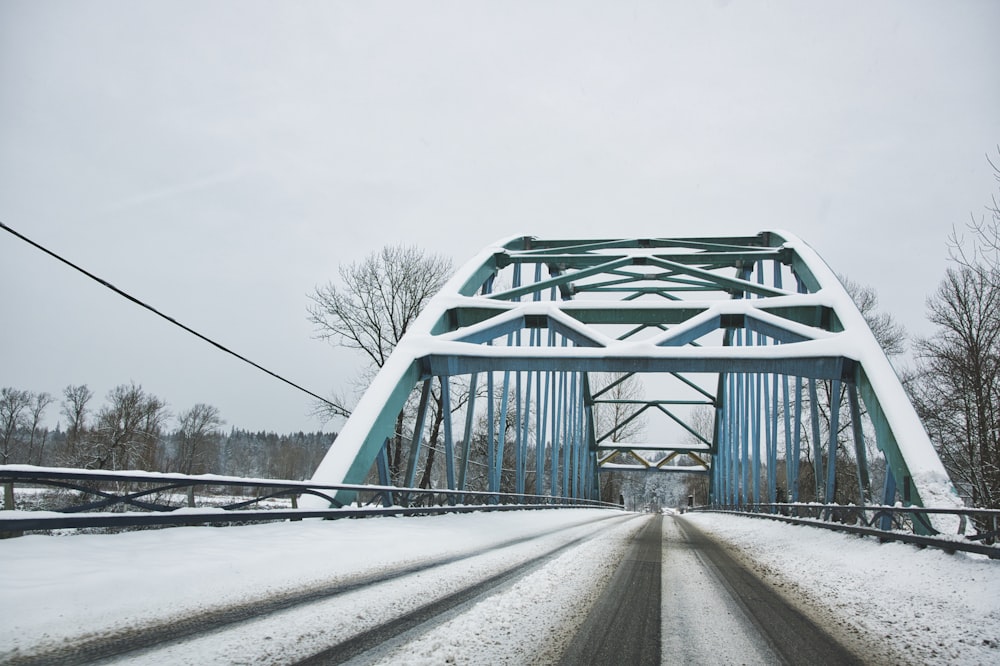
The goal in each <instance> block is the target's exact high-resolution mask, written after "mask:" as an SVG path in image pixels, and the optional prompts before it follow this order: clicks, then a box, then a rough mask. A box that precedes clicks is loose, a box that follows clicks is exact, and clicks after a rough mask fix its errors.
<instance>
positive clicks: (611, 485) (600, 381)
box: [589, 372, 646, 502]
mask: <svg viewBox="0 0 1000 666" xmlns="http://www.w3.org/2000/svg"><path fill="white" fill-rule="evenodd" d="M589 379H590V392H591V395H597V396H599V398H598V399H599V400H601V401H603V402H597V403H596V404H595V405H594V410H593V414H594V432H596V433H597V437H602V436H604V435H605V434H607V433H609V432H610V433H614V434H613V435H612V439H613V441H616V442H628V441H631V440H634V439H636V438H637V437H639V436H640V435H642V433H643V430H644V429H645V427H646V418H645V416H644V415H640V416H636V415H637V414H638V412H639V411H640V410H641V409H642V407H643V406H642V405H640V404H636V403H634V402H631V401H634V400H641V399H643V397H644V395H645V387H644V386H643V385H642V380H641V379H640V378H639V376H638V375H636V374H634V373H624V372H592V373H590V375H589ZM612 462H635V461H634V460H632V461H630V460H629V459H628V458H627V456H625V455H624V454H618V455H617V456H616V457H615V458H614V459H613V460H612ZM643 478H644V479H645V477H643ZM624 485H625V476H624V473H622V472H616V471H609V472H605V473H603V474H602V475H601V499H602V500H603V501H605V502H618V499H619V497H620V496H621V494H622V492H623V488H624Z"/></svg>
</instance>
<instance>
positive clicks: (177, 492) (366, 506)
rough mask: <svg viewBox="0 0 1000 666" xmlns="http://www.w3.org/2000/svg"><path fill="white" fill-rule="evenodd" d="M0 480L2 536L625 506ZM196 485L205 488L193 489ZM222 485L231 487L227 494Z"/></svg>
mask: <svg viewBox="0 0 1000 666" xmlns="http://www.w3.org/2000/svg"><path fill="white" fill-rule="evenodd" d="M0 484H2V485H3V487H4V504H3V509H4V510H3V511H0V537H9V536H19V535H20V534H22V533H23V532H26V531H38V530H54V529H80V528H92V527H111V528H138V527H165V526H172V525H203V524H216V525H218V524H229V523H249V522H262V521H274V520H302V519H303V518H326V519H335V518H359V517H368V516H377V515H392V516H400V515H427V514H434V513H462V512H470V511H484V510H485V511H505V510H507V511H509V510H516V509H546V508H571V507H593V508H616V509H620V508H621V507H620V506H618V505H617V504H608V503H606V502H597V501H594V500H582V499H575V498H565V497H549V496H539V495H527V494H517V493H491V492H483V491H468V490H466V491H455V490H442V489H439V488H400V487H395V486H370V485H356V484H332V485H331V484H316V483H312V482H309V481H292V480H286V479H254V478H244V477H231V476H218V475H213V474H204V475H186V474H169V473H159V472H141V471H129V472H110V471H103V470H82V469H64V468H51V467H34V466H31V465H0ZM199 488H200V489H202V492H201V494H196V493H195V490H196V489H199ZM225 490H229V494H228V495H227V494H225ZM29 491H30V492H29ZM247 491H250V493H249V495H246V492H247ZM340 491H349V492H353V493H356V494H357V497H358V501H357V502H355V503H354V504H352V505H350V506H344V505H342V504H340V503H339V502H337V501H336V500H335V499H334V495H335V494H336V493H337V492H340ZM15 492H16V493H17V494H18V495H21V496H22V501H21V502H20V504H21V506H22V507H24V508H22V509H18V508H17V504H18V503H17V502H16V501H15ZM237 493H238V494H237ZM302 495H314V496H318V497H321V498H323V499H325V500H328V501H329V502H330V503H331V508H327V509H302V508H299V506H298V498H299V497H300V496H302Z"/></svg>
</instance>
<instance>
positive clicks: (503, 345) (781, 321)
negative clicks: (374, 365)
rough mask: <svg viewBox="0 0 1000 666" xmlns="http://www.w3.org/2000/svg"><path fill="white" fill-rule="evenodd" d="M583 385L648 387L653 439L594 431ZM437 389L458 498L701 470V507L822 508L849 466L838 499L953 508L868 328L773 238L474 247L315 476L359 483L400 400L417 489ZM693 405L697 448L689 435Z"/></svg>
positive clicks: (817, 270) (591, 486)
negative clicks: (791, 504) (705, 503)
mask: <svg viewBox="0 0 1000 666" xmlns="http://www.w3.org/2000/svg"><path fill="white" fill-rule="evenodd" d="M595 372H613V373H620V374H619V375H617V377H619V378H623V377H631V376H635V377H641V378H644V379H645V380H646V381H645V382H644V384H645V388H646V391H647V395H646V396H645V397H643V398H642V399H641V400H633V401H631V402H630V404H631V405H632V407H633V411H634V412H645V413H647V414H652V415H655V416H656V417H657V418H659V419H661V421H662V422H663V424H665V425H664V426H658V427H657V428H656V429H655V432H654V433H653V435H654V436H653V437H652V438H649V439H645V440H643V441H635V442H627V441H619V440H618V439H616V432H617V431H618V429H614V430H612V431H610V432H598V431H597V429H596V428H595V423H596V421H597V420H596V419H595V410H599V409H602V408H603V406H605V405H607V404H609V403H611V402H612V400H611V399H609V398H608V395H607V393H606V391H601V390H597V389H594V390H592V387H591V374H590V373H595ZM619 381H620V379H619ZM435 391H437V395H439V396H440V398H439V399H440V401H441V404H442V405H443V410H444V413H445V414H448V415H449V417H447V418H445V419H444V421H443V423H442V426H443V447H442V450H441V452H440V455H442V456H443V461H444V471H443V473H442V476H443V480H444V483H445V484H447V487H448V488H452V489H456V490H468V489H472V484H473V483H474V482H475V483H478V484H480V485H481V486H482V488H481V489H487V490H492V491H500V490H505V491H509V492H514V493H519V494H524V493H533V494H540V495H554V496H570V497H581V498H595V497H596V496H598V494H599V483H600V476H601V474H602V472H606V471H608V470H612V469H639V470H646V471H658V472H679V473H680V472H682V473H700V474H706V475H708V476H709V478H710V487H711V491H710V492H711V499H712V501H713V502H714V503H717V504H724V505H736V506H741V505H751V504H760V503H767V502H775V501H798V500H800V499H802V498H803V497H804V496H805V495H808V496H809V497H810V498H811V499H815V500H818V501H823V502H831V501H833V500H834V499H835V497H836V496H837V495H836V491H837V488H838V487H840V486H844V485H845V482H844V481H843V475H842V474H841V475H840V476H838V474H837V467H838V465H841V466H843V465H844V464H848V465H850V466H851V468H852V470H853V473H852V475H851V476H852V479H851V482H850V484H849V485H852V486H853V489H852V490H851V493H853V494H852V497H855V498H856V499H855V500H853V501H857V502H862V503H866V504H867V503H893V502H894V501H896V499H897V498H898V499H899V500H901V501H903V502H904V503H906V504H911V503H912V504H915V505H919V506H929V507H941V508H953V507H958V506H961V501H960V500H959V498H958V496H957V494H956V492H955V490H954V487H953V486H952V484H951V482H950V480H949V478H948V475H947V473H946V472H945V469H944V466H943V465H942V463H941V461H940V459H939V458H938V456H937V453H936V451H935V449H934V447H933V445H932V444H931V442H930V439H929V438H928V436H927V434H926V432H925V430H924V429H923V427H922V425H921V423H920V421H919V419H918V417H917V415H916V413H915V411H914V409H913V407H912V405H911V404H910V401H909V399H908V397H907V395H906V393H905V391H904V389H903V387H902V385H901V383H900V382H899V379H898V377H897V376H896V373H895V371H894V370H893V368H892V365H891V364H890V362H889V360H888V359H887V358H886V356H885V354H884V353H883V351H882V349H881V348H880V347H879V345H878V343H877V341H876V340H875V337H874V335H873V334H872V332H871V330H870V329H869V327H868V325H867V324H866V322H865V319H864V317H863V316H862V314H861V313H860V312H859V311H858V309H857V307H856V306H855V305H854V303H853V301H852V300H851V298H850V296H849V295H848V294H847V292H846V291H845V289H844V287H843V286H842V285H841V284H840V282H839V280H838V279H837V277H836V275H835V274H834V272H833V271H832V270H831V269H830V268H829V267H828V266H827V265H826V263H825V262H824V261H823V260H822V259H821V258H820V257H819V255H818V254H817V253H816V252H815V251H814V250H813V249H812V248H811V247H810V246H809V245H807V244H806V243H805V242H803V241H802V240H800V239H798V238H796V237H795V236H794V235H793V234H790V233H788V232H785V231H764V232H761V233H759V234H757V235H755V236H729V237H710V238H709V237H705V238H627V239H597V240H577V239H560V240H550V239H540V238H535V237H530V236H516V237H512V238H508V239H506V240H503V241H501V242H499V243H497V244H496V245H493V246H490V247H487V248H485V249H484V250H483V251H482V252H480V253H479V254H478V255H477V256H476V257H474V258H473V259H472V260H470V261H469V262H468V263H466V264H465V265H464V266H463V267H462V268H460V269H459V270H458V272H457V273H456V274H455V275H454V276H453V277H452V278H451V280H450V281H449V282H448V283H447V284H446V285H445V287H444V288H443V289H442V291H441V292H440V293H439V294H438V295H437V296H435V298H434V299H433V300H432V302H431V303H430V305H429V306H428V308H427V309H426V311H425V312H423V313H422V314H421V316H420V317H419V319H418V320H417V322H416V324H415V325H414V327H413V328H412V330H411V331H409V332H408V333H407V335H406V336H405V337H404V338H403V340H402V341H401V342H400V343H399V345H398V346H397V348H396V350H395V351H394V353H393V354H392V357H391V358H390V359H389V361H388V362H387V363H386V364H385V366H384V367H383V368H382V369H381V371H380V372H379V374H378V375H377V376H376V378H375V380H374V381H373V382H372V384H371V386H370V388H369V389H368V391H367V392H366V393H365V395H364V396H363V397H362V399H361V401H360V402H359V404H358V406H357V408H356V409H355V411H354V413H353V414H352V415H351V417H350V419H349V420H348V421H347V422H346V424H345V425H344V428H343V430H342V432H341V433H340V435H339V436H338V438H337V440H336V442H335V443H334V445H333V446H332V447H331V449H330V451H329V453H328V454H327V456H326V457H325V459H324V460H323V461H322V463H321V464H320V466H319V468H318V469H317V471H316V474H315V476H314V477H313V479H314V480H315V481H317V482H322V483H362V482H364V480H365V478H366V477H367V475H368V473H369V471H370V470H371V469H372V466H373V464H376V463H377V462H378V458H379V456H380V453H381V452H383V451H384V448H385V442H386V440H387V438H390V437H392V436H393V434H394V432H395V426H396V416H397V414H398V413H399V412H400V411H401V410H402V409H403V407H404V406H405V405H406V404H407V402H408V401H411V403H412V404H415V405H416V409H414V410H412V411H413V418H412V421H411V422H410V423H409V424H408V425H409V427H408V432H407V433H406V434H407V436H408V438H409V439H410V441H411V445H410V449H409V457H408V460H407V464H406V475H405V483H404V485H413V482H414V479H415V476H414V475H415V470H416V467H417V461H418V460H419V457H420V455H421V449H422V447H426V442H425V433H424V431H425V428H426V425H427V422H428V416H427V414H428V407H427V405H428V403H429V402H430V401H429V396H430V395H433V394H434V392H435ZM459 391H461V392H462V394H463V396H464V397H463V401H464V402H463V404H462V406H461V408H458V409H456V408H455V405H456V404H457V400H456V395H457V392H459ZM697 408H701V409H703V410H704V409H709V410H711V413H712V414H713V416H714V426H713V429H712V433H711V436H707V434H706V433H701V432H698V430H697V429H696V428H694V427H692V426H691V424H690V413H691V410H692V409H697ZM667 426H669V427H667ZM872 442H874V444H875V446H870V444H871V443H872ZM873 455H874V457H875V458H876V459H875V460H872V459H871V458H873ZM623 459H624V460H627V461H628V462H622V460H623ZM681 462H684V463H685V464H680V463H681ZM782 469H783V471H782ZM803 470H804V471H805V472H807V473H806V474H803ZM875 470H877V471H878V472H879V476H881V477H883V478H884V482H883V483H882V484H881V485H880V487H873V484H872V472H873V471H875ZM841 471H842V470H841ZM804 476H808V477H810V478H809V479H808V481H805V480H804ZM806 486H808V487H806ZM841 490H843V488H841Z"/></svg>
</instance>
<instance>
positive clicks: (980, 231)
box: [948, 146, 1000, 279]
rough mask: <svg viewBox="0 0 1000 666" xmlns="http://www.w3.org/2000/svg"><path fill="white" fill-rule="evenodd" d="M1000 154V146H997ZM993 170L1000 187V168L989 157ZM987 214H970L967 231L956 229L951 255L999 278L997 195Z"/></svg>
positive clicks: (962, 263)
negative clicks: (977, 215) (977, 216)
mask: <svg viewBox="0 0 1000 666" xmlns="http://www.w3.org/2000/svg"><path fill="white" fill-rule="evenodd" d="M997 154H998V155H1000V146H997ZM986 161H987V163H989V165H990V168H991V169H992V170H993V178H994V179H995V180H996V181H997V183H998V184H1000V166H998V163H997V162H994V161H993V160H992V159H990V157H989V155H987V156H986ZM984 208H985V212H984V213H983V214H981V215H980V216H979V218H978V219H977V218H976V216H975V215H974V214H973V215H970V219H969V221H968V222H967V223H966V224H965V230H964V232H962V231H959V230H958V229H957V228H954V227H953V228H952V232H951V236H950V237H949V239H948V241H949V243H948V245H949V254H950V255H951V259H952V261H954V262H955V263H956V264H957V265H958V266H960V267H962V268H966V269H968V270H971V271H975V272H976V273H981V274H983V275H984V276H988V277H992V278H993V279H995V278H996V277H997V276H998V275H1000V200H998V199H997V194H996V193H994V194H993V196H992V197H991V198H990V203H989V204H987V205H986V206H985V207H984Z"/></svg>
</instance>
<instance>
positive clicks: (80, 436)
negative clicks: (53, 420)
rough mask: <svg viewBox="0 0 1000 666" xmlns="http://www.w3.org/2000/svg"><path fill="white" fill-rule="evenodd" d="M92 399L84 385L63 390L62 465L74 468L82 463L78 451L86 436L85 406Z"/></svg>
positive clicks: (89, 391)
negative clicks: (63, 438)
mask: <svg viewBox="0 0 1000 666" xmlns="http://www.w3.org/2000/svg"><path fill="white" fill-rule="evenodd" d="M93 397H94V392H93V391H91V390H90V389H89V388H87V385H86V384H80V385H78V386H73V385H70V386H67V387H66V388H65V389H63V401H62V414H63V416H65V417H66V443H65V445H64V450H63V452H62V455H61V456H60V458H61V461H60V462H61V463H62V464H65V465H69V466H74V465H81V464H82V463H83V462H84V461H83V460H81V458H80V449H81V448H82V446H81V445H82V442H83V441H84V440H85V438H86V436H87V414H88V413H89V408H88V406H87V405H88V404H90V400H91V398H93Z"/></svg>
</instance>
